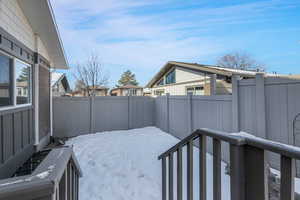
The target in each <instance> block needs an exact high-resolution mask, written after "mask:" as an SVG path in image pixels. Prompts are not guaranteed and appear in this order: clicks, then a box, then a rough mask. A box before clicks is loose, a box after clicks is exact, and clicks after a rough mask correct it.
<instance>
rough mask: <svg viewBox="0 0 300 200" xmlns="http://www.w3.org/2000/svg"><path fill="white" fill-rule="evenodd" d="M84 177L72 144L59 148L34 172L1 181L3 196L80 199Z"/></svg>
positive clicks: (35, 199) (8, 199)
mask: <svg viewBox="0 0 300 200" xmlns="http://www.w3.org/2000/svg"><path fill="white" fill-rule="evenodd" d="M81 176H82V172H81V169H80V167H79V164H78V162H77V160H76V158H75V156H74V153H73V149H72V147H61V148H56V149H53V150H51V151H50V153H49V154H48V155H47V157H46V158H45V159H44V160H43V161H42V162H41V163H40V165H39V166H38V167H37V168H36V169H35V170H34V172H33V173H32V174H30V175H27V176H20V177H14V178H9V179H5V180H0V199H5V200H40V199H43V200H66V199H72V200H78V189H79V177H81Z"/></svg>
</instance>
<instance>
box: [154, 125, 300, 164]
mask: <svg viewBox="0 0 300 200" xmlns="http://www.w3.org/2000/svg"><path fill="white" fill-rule="evenodd" d="M201 135H205V136H209V137H212V138H215V139H218V140H221V141H225V142H228V143H230V144H233V145H250V146H254V147H257V148H260V149H264V150H267V151H271V152H274V153H278V154H280V155H284V156H287V157H291V158H294V159H297V160H300V148H299V147H294V146H291V145H286V144H283V143H279V142H274V141H270V140H267V139H263V138H258V137H255V136H251V135H249V136H246V135H243V134H241V135H239V134H236V135H233V134H229V133H226V132H222V131H216V130H212V129H207V128H203V129H198V130H196V131H194V132H193V133H192V134H191V135H189V136H187V137H186V138H184V139H183V140H181V141H180V142H179V143H177V144H176V145H174V146H173V147H171V148H170V149H169V150H167V151H166V152H164V153H162V154H161V155H160V156H159V157H158V159H159V160H160V159H162V158H164V157H166V156H168V155H169V154H171V153H174V152H176V151H177V150H178V149H179V148H181V147H183V146H184V145H186V144H187V143H188V142H189V141H191V140H195V139H197V138H198V137H199V136H201Z"/></svg>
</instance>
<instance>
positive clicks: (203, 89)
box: [146, 61, 276, 96]
mask: <svg viewBox="0 0 300 200" xmlns="http://www.w3.org/2000/svg"><path fill="white" fill-rule="evenodd" d="M256 73H257V72H254V71H246V70H236V69H229V68H222V67H217V66H211V65H201V64H196V63H184V62H173V61H170V62H168V63H167V64H166V65H165V66H164V67H163V68H162V69H161V70H160V71H159V72H158V73H157V74H156V75H155V76H154V77H153V78H152V80H151V81H150V82H149V83H148V84H147V85H146V88H150V90H151V95H152V96H161V95H165V94H167V93H169V94H170V95H187V94H193V95H212V93H214V94H216V95H225V94H231V92H232V86H231V77H232V75H234V74H236V75H239V76H240V77H241V78H253V77H255V74H256ZM270 76H276V75H275V74H274V75H272V74H270ZM211 83H214V84H211ZM212 88H213V89H212ZM211 90H214V91H213V92H212V91H211Z"/></svg>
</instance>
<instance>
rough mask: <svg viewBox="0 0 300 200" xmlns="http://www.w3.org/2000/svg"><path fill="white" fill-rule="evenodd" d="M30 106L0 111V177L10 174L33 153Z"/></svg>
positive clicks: (31, 110)
mask: <svg viewBox="0 0 300 200" xmlns="http://www.w3.org/2000/svg"><path fill="white" fill-rule="evenodd" d="M32 113H33V109H32V107H31V106H29V107H25V108H21V109H13V110H9V111H3V112H0V147H1V148H0V179H1V178H7V177H9V176H11V175H12V174H13V173H14V172H15V171H16V170H17V168H18V167H19V166H20V165H21V164H22V163H23V162H24V161H26V160H27V159H28V158H29V157H30V156H31V154H32V153H33V150H34V148H33V143H34V141H33V138H34V130H33V128H32V127H33V125H32V124H33V114H32Z"/></svg>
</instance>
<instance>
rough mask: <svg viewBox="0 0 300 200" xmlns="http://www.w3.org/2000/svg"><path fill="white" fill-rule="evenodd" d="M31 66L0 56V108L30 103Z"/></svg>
mask: <svg viewBox="0 0 300 200" xmlns="http://www.w3.org/2000/svg"><path fill="white" fill-rule="evenodd" d="M31 73H32V70H31V66H30V65H28V64H25V63H23V62H21V61H19V60H17V59H13V58H11V57H9V56H6V55H4V54H0V108H3V107H7V106H16V105H23V104H30V103H31V92H32V89H31V88H32V75H31Z"/></svg>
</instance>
